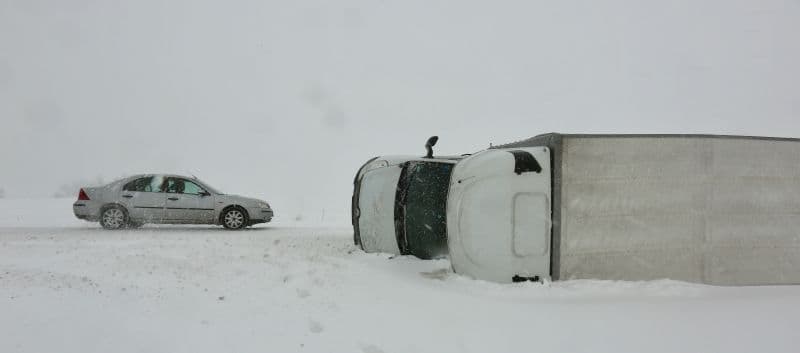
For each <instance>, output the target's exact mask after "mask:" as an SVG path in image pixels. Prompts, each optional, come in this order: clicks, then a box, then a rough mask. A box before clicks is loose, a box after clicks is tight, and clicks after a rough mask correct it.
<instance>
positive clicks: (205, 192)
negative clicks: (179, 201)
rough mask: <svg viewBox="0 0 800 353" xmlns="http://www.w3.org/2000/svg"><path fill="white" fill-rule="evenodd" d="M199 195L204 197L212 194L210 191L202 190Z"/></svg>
mask: <svg viewBox="0 0 800 353" xmlns="http://www.w3.org/2000/svg"><path fill="white" fill-rule="evenodd" d="M198 195H200V196H202V197H206V196H211V193H209V192H208V191H205V190H204V191H200V193H199V194H198Z"/></svg>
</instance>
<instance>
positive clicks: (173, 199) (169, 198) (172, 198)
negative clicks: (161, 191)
mask: <svg viewBox="0 0 800 353" xmlns="http://www.w3.org/2000/svg"><path fill="white" fill-rule="evenodd" d="M167 200H172V201H178V200H180V199H179V198H177V197H168V198H167Z"/></svg>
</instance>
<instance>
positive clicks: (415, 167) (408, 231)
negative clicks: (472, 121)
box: [394, 161, 453, 259]
mask: <svg viewBox="0 0 800 353" xmlns="http://www.w3.org/2000/svg"><path fill="white" fill-rule="evenodd" d="M452 172H453V164H452V163H441V162H428V161H413V162H408V163H406V165H405V167H404V168H403V172H402V173H401V175H400V180H399V181H398V185H397V195H396V197H395V212H394V215H395V232H396V235H397V245H398V246H399V247H400V251H401V253H402V254H409V255H414V256H417V257H419V258H423V259H429V258H436V257H440V256H442V255H444V254H446V253H447V219H446V212H447V192H448V190H449V187H450V174H451V173H452Z"/></svg>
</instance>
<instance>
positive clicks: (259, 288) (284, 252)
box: [0, 199, 800, 353]
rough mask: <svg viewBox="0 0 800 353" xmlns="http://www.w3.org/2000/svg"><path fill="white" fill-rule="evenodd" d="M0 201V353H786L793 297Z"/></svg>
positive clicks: (328, 231)
mask: <svg viewBox="0 0 800 353" xmlns="http://www.w3.org/2000/svg"><path fill="white" fill-rule="evenodd" d="M71 202H72V201H71V200H47V199H43V200H13V199H12V200H0V352H81V353H85V352H365V353H378V352H387V353H389V352H481V353H486V352H615V353H619V352H637V353H640V352H797V351H798V350H800V334H798V332H797V328H798V327H800V286H784V287H746V288H742V287H739V288H734V287H727V288H726V287H711V286H701V285H694V284H687V283H681V282H674V281H667V280H664V281H655V282H609V281H566V282H559V283H552V284H549V285H539V284H531V283H528V284H515V285H497V284H492V283H486V282H480V281H474V280H470V279H467V278H463V277H461V276H458V275H455V274H453V273H452V272H451V271H450V270H449V263H448V262H447V261H445V260H441V261H420V260H416V259H413V258H406V257H398V258H390V257H389V256H387V255H380V254H365V253H363V252H361V251H358V250H356V249H355V248H354V247H353V245H352V241H351V237H352V233H351V229H350V228H349V227H348V226H347V224H346V223H345V224H341V225H340V226H338V227H325V228H317V227H308V226H304V227H298V226H296V225H291V226H289V225H287V224H283V225H282V224H281V222H280V221H279V222H276V223H275V224H269V225H266V226H257V227H255V228H253V229H248V230H246V231H241V232H230V231H224V230H222V229H221V228H216V227H189V226H168V227H166V226H165V227H152V226H150V227H145V228H143V229H140V230H132V231H118V232H109V231H104V230H102V229H100V228H99V227H98V226H97V225H95V224H89V223H85V222H81V221H78V220H75V219H73V218H72V214H71V209H70V204H71Z"/></svg>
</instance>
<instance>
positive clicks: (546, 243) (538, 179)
mask: <svg viewBox="0 0 800 353" xmlns="http://www.w3.org/2000/svg"><path fill="white" fill-rule="evenodd" d="M447 202H448V203H447V205H448V206H447V228H448V248H449V251H450V259H451V263H452V266H453V269H454V270H455V271H456V272H458V273H462V274H465V275H468V276H471V277H474V278H477V279H483V280H489V281H494V282H512V281H521V280H544V279H545V278H549V277H550V237H551V234H550V228H551V210H550V205H551V173H550V151H549V149H548V148H546V147H528V148H512V149H491V150H486V151H483V152H480V153H477V154H475V155H473V156H470V157H468V158H466V159H464V160H462V161H460V162H459V163H458V164H457V165H456V166H455V168H454V170H453V174H452V177H451V184H450V193H449V195H448V201H447Z"/></svg>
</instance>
